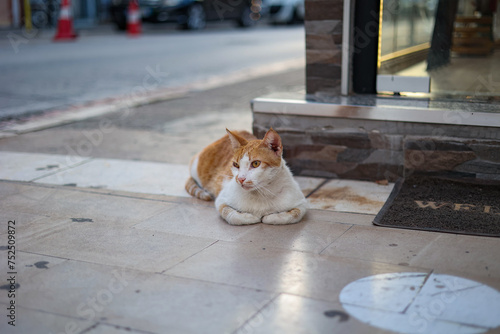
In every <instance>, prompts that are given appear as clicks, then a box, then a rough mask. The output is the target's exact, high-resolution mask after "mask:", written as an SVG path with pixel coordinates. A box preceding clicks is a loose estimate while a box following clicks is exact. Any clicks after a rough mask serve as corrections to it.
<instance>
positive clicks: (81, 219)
mask: <svg viewBox="0 0 500 334" xmlns="http://www.w3.org/2000/svg"><path fill="white" fill-rule="evenodd" d="M71 221H72V222H73V223H93V222H94V220H92V219H91V218H71Z"/></svg>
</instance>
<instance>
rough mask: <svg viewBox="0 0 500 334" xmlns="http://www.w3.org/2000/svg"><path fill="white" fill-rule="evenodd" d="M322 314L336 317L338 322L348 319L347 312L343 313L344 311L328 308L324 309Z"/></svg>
mask: <svg viewBox="0 0 500 334" xmlns="http://www.w3.org/2000/svg"><path fill="white" fill-rule="evenodd" d="M323 314H324V315H325V316H327V317H328V318H336V317H338V319H339V322H344V321H347V320H349V315H348V314H347V313H345V312H344V311H338V310H329V311H325V312H324V313H323Z"/></svg>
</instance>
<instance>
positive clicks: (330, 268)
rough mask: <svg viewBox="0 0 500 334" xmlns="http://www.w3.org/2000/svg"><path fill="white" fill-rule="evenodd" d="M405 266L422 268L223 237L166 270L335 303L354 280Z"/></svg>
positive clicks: (171, 272)
mask: <svg viewBox="0 0 500 334" xmlns="http://www.w3.org/2000/svg"><path fill="white" fill-rule="evenodd" d="M403 270H404V271H415V270H418V271H421V270H422V269H415V268H412V267H402V266H396V265H390V264H384V263H374V262H367V261H361V260H356V259H347V258H341V257H331V256H321V255H316V254H311V253H305V252H297V251H287V250H280V249H275V248H267V247H261V246H254V245H251V244H249V243H229V242H223V241H219V242H218V243H216V244H214V245H212V246H210V247H208V248H207V249H205V250H203V251H202V252H200V253H198V254H196V255H195V256H193V257H191V258H189V259H187V260H186V261H184V262H182V263H180V264H178V265H177V266H175V267H174V268H172V269H170V270H168V271H167V272H166V274H169V275H174V276H178V277H187V278H194V279H200V280H205V281H210V282H216V283H224V284H230V285H236V286H242V287H248V288H255V289H263V290H267V291H273V292H284V293H290V294H297V295H301V296H304V297H311V298H315V299H321V300H327V301H334V302H335V301H337V300H338V294H339V292H340V290H341V289H342V288H343V287H344V286H345V285H346V284H348V283H350V282H352V281H353V280H356V279H359V278H361V277H365V276H369V275H372V274H376V273H387V272H399V271H403Z"/></svg>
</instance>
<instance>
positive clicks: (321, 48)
mask: <svg viewBox="0 0 500 334" xmlns="http://www.w3.org/2000/svg"><path fill="white" fill-rule="evenodd" d="M305 8H306V14H305V23H304V26H305V32H306V89H307V93H308V94H314V93H316V92H326V93H332V94H339V93H340V78H341V64H342V15H343V1H342V0H306V1H305Z"/></svg>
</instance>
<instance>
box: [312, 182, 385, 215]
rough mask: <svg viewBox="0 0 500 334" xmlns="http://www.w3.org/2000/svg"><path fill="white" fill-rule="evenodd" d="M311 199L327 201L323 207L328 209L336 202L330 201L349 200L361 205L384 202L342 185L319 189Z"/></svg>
mask: <svg viewBox="0 0 500 334" xmlns="http://www.w3.org/2000/svg"><path fill="white" fill-rule="evenodd" d="M309 199H310V200H313V201H314V200H321V201H325V203H324V204H322V206H321V209H323V210H327V209H331V208H333V207H334V204H335V203H332V204H330V203H328V202H330V201H340V200H342V201H349V202H351V203H354V204H357V205H360V206H376V207H379V206H382V205H383V204H384V203H383V202H380V201H374V200H371V199H369V198H366V197H364V196H361V195H359V194H357V193H355V192H353V191H352V190H351V188H350V187H347V186H346V187H340V188H336V189H319V190H317V191H315V192H314V193H313V194H311V195H310V196H309Z"/></svg>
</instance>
